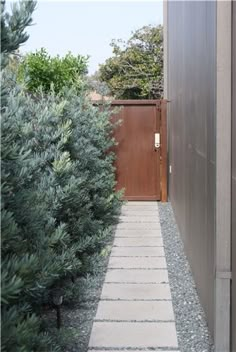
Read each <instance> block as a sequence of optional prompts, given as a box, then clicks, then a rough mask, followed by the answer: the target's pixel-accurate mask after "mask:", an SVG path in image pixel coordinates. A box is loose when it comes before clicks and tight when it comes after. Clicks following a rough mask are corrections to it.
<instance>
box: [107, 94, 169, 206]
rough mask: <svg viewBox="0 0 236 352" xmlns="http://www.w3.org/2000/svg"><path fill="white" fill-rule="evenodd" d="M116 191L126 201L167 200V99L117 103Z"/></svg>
mask: <svg viewBox="0 0 236 352" xmlns="http://www.w3.org/2000/svg"><path fill="white" fill-rule="evenodd" d="M112 106H113V107H115V106H119V107H121V109H120V111H119V113H118V114H117V115H115V116H114V118H115V119H117V118H118V119H120V120H121V125H120V126H119V127H118V128H117V129H116V131H115V139H116V141H117V142H118V145H117V146H116V147H115V152H116V164H115V166H116V180H117V190H120V189H125V194H124V198H125V199H126V200H161V201H167V170H166V168H167V155H166V154H167V146H166V139H167V137H166V101H165V100H115V101H113V102H112Z"/></svg>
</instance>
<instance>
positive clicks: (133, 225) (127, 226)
mask: <svg viewBox="0 0 236 352" xmlns="http://www.w3.org/2000/svg"><path fill="white" fill-rule="evenodd" d="M160 228H161V225H160V223H159V222H153V223H151V222H139V223H137V222H124V223H119V224H118V225H117V229H118V230H121V229H134V230H137V229H140V230H145V229H152V230H156V229H160Z"/></svg>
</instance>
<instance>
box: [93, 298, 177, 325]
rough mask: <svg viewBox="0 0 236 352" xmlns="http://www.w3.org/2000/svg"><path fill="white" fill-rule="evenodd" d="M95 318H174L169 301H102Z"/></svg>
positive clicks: (116, 319)
mask: <svg viewBox="0 0 236 352" xmlns="http://www.w3.org/2000/svg"><path fill="white" fill-rule="evenodd" d="M95 320H115V321H119V320H128V321H130V320H136V321H138V320H141V321H143V320H144V321H147V320H152V321H153V320H154V321H155V320H161V321H162V320H163V321H164V320H167V321H168V320H174V313H173V308H172V302H171V301H102V302H100V303H99V306H98V310H97V314H96V317H95Z"/></svg>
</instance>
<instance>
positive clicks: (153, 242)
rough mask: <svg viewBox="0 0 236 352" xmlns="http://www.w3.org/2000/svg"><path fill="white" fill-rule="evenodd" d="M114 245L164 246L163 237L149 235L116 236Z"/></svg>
mask: <svg viewBox="0 0 236 352" xmlns="http://www.w3.org/2000/svg"><path fill="white" fill-rule="evenodd" d="M114 246H118V247H126V246H128V247H130V246H131V247H142V246H146V247H148V246H150V247H152V246H154V247H155V246H158V247H163V241H162V238H161V237H149V238H143V237H141V238H139V237H134V238H129V237H128V238H127V237H121V238H120V237H116V238H115V241H114Z"/></svg>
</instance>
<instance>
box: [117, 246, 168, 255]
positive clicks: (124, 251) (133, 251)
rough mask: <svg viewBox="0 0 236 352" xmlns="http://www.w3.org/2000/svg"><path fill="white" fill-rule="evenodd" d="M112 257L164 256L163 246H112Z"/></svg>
mask: <svg viewBox="0 0 236 352" xmlns="http://www.w3.org/2000/svg"><path fill="white" fill-rule="evenodd" d="M111 256H112V257H113V256H114V257H147V256H148V257H164V256H165V252H164V247H113V248H112V251H111Z"/></svg>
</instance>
